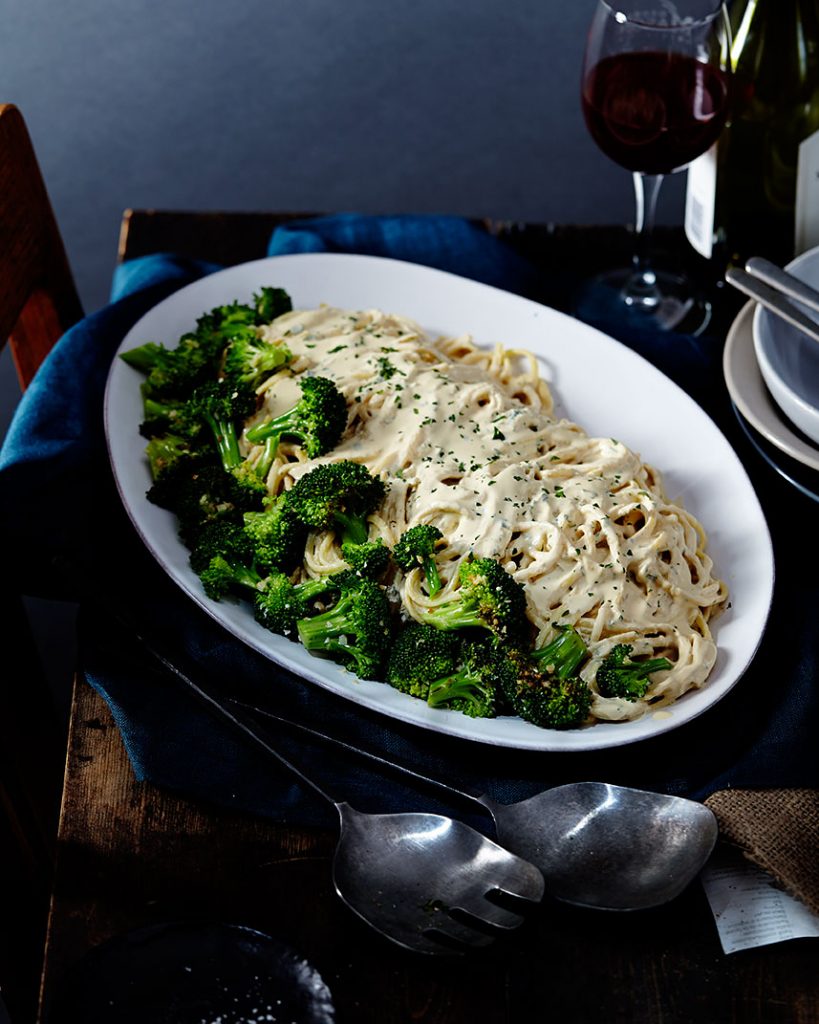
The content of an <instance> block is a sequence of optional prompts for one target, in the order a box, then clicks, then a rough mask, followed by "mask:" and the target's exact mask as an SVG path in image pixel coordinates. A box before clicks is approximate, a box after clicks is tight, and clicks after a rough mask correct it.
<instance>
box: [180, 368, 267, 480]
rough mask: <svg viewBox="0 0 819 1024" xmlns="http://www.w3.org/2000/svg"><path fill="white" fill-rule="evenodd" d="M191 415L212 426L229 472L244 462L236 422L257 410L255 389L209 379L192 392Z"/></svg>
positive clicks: (211, 429) (217, 445)
mask: <svg viewBox="0 0 819 1024" xmlns="http://www.w3.org/2000/svg"><path fill="white" fill-rule="evenodd" d="M188 406H189V409H190V414H191V415H192V416H194V417H197V418H199V419H201V420H202V421H203V422H204V423H206V424H207V426H208V427H209V428H210V431H211V433H212V434H213V439H214V441H215V442H216V450H217V452H218V453H219V458H220V459H221V462H222V465H223V467H224V468H225V469H226V470H227V471H228V472H230V470H232V469H235V468H236V467H237V466H239V465H240V464H241V462H242V456H241V453H240V452H239V440H238V435H237V429H236V425H237V423H241V422H242V421H244V420H246V419H247V418H248V416H250V415H251V413H253V412H254V411H255V408H256V395H255V393H254V391H253V389H252V388H250V387H247V386H246V385H241V384H236V383H234V382H231V381H225V380H222V381H215V380H214V381H208V382H207V383H205V384H202V385H200V386H199V387H198V388H196V390H195V391H194V392H193V394H192V395H191V397H190V399H189V401H188Z"/></svg>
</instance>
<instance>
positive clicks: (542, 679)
mask: <svg viewBox="0 0 819 1024" xmlns="http://www.w3.org/2000/svg"><path fill="white" fill-rule="evenodd" d="M587 653H588V652H587V650H586V645H585V643H583V640H582V638H581V637H580V635H579V634H578V633H576V632H575V630H573V629H571V628H562V629H561V630H560V632H559V633H558V635H557V636H556V637H555V638H554V639H553V640H552V641H550V643H548V644H547V645H546V646H545V647H542V648H541V649H540V650H537V651H532V652H529V651H524V650H523V649H521V648H520V647H517V646H506V647H505V648H503V657H502V665H501V668H500V670H499V674H498V690H499V694H500V695H502V697H503V699H504V702H505V704H506V705H507V707H508V708H509V710H511V711H513V712H514V713H515V714H517V715H519V716H520V717H521V718H523V719H525V720H526V721H527V722H532V723H533V724H534V725H538V726H540V727H541V728H546V729H571V728H575V727H577V726H579V725H582V724H583V722H584V721H585V720H586V719H587V718H588V715H589V710H590V708H591V702H592V692H591V690H590V689H589V687H588V685H587V684H586V683H585V682H584V681H583V680H582V679H581V678H580V677H579V676H578V675H577V674H576V672H577V668H578V666H579V665H580V663H581V662H582V661H583V659H584V658H585V657H586V655H587Z"/></svg>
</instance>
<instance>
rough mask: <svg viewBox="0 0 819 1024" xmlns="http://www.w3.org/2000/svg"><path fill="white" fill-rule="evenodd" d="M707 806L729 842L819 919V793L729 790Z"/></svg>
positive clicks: (809, 790)
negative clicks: (817, 915)
mask: <svg viewBox="0 0 819 1024" xmlns="http://www.w3.org/2000/svg"><path fill="white" fill-rule="evenodd" d="M705 803H706V805H707V806H708V807H710V808H711V810H712V811H713V812H714V814H715V815H716V816H717V819H718V821H719V828H720V835H721V837H722V838H723V839H725V840H727V841H728V842H730V843H733V844H734V845H736V846H737V847H739V849H740V850H741V851H742V852H743V854H744V855H745V856H746V857H747V858H748V859H749V860H751V861H753V863H754V864H757V865H759V867H761V868H763V869H764V870H765V871H767V872H769V873H770V874H771V875H773V876H774V878H775V879H776V880H777V881H778V882H779V883H780V884H781V885H782V887H783V888H784V889H785V890H786V891H788V892H789V893H791V895H793V896H795V897H796V898H797V899H799V900H801V901H802V903H804V904H805V905H806V906H807V907H809V908H810V909H811V910H812V911H813V912H814V913H815V914H819V790H815V789H723V790H720V791H719V792H718V793H714V794H713V795H712V796H710V797H708V799H707V800H706V801H705Z"/></svg>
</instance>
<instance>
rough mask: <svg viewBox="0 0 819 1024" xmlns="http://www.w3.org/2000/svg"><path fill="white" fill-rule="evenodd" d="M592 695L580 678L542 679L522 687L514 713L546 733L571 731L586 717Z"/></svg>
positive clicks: (546, 677)
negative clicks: (551, 730)
mask: <svg viewBox="0 0 819 1024" xmlns="http://www.w3.org/2000/svg"><path fill="white" fill-rule="evenodd" d="M591 703H592V692H591V690H590V689H589V687H588V686H587V685H586V683H585V682H583V680H582V679H581V678H580V677H579V676H570V677H568V678H566V679H558V678H556V677H552V678H550V677H548V676H544V677H543V679H542V681H541V682H540V683H539V684H538V683H536V682H534V681H533V680H532V681H530V683H529V684H528V685H524V686H521V687H520V689H519V690H518V692H517V696H516V698H515V700H514V702H513V705H512V706H513V708H514V710H515V711H516V712H517V713H518V714H519V715H520V717H521V718H524V719H526V721H527V722H532V723H534V724H535V725H539V726H541V727H543V728H546V729H573V728H576V727H577V726H579V725H582V724H583V722H585V720H586V719H587V718H588V717H589V710H590V708H591Z"/></svg>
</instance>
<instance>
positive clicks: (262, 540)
mask: <svg viewBox="0 0 819 1024" xmlns="http://www.w3.org/2000/svg"><path fill="white" fill-rule="evenodd" d="M291 493H292V491H291V492H287V493H286V494H282V495H280V496H279V497H278V498H273V499H271V500H269V501H268V502H267V503H266V507H265V508H264V509H263V510H262V511H261V512H246V513H245V516H244V528H245V532H246V533H247V535H248V537H250V539H251V541H252V543H253V550H254V552H255V554H256V560H257V562H258V563H259V565H260V566H262V567H263V568H264V569H265V570H270V569H279V570H282V569H290V568H292V567H293V566H294V565H296V563H297V562H300V561H301V560H302V558H303V557H304V545H305V542H306V540H307V528H306V526H305V525H304V524H303V523H302V522H301V521H300V520H299V519H297V518H296V516H294V515H293V511H292V508H291V502H290V494H291Z"/></svg>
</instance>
